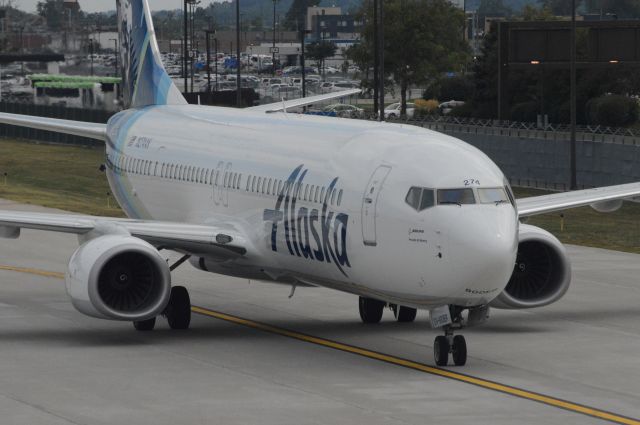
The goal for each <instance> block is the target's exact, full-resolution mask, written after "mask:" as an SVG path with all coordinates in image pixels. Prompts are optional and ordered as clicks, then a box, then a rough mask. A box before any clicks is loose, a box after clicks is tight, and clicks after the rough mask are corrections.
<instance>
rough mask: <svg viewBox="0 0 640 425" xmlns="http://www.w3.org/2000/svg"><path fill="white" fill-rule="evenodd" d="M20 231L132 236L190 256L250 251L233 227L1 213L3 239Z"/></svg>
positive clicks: (226, 225) (0, 224)
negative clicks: (193, 254)
mask: <svg viewBox="0 0 640 425" xmlns="http://www.w3.org/2000/svg"><path fill="white" fill-rule="evenodd" d="M19 229H35V230H46V231H52V232H59V233H71V234H76V235H78V236H80V237H88V238H91V237H97V236H101V235H107V234H122V233H124V234H129V235H132V236H135V237H138V238H140V239H143V240H145V241H147V242H149V243H151V244H152V245H155V246H157V247H162V248H166V249H175V250H184V251H187V252H190V253H210V254H215V255H216V256H218V257H228V258H235V257H238V256H244V255H245V254H246V253H247V252H248V251H249V246H248V245H249V243H248V241H247V239H246V238H245V236H244V234H243V233H242V232H241V231H240V230H239V229H238V228H236V227H235V226H234V225H232V224H228V223H216V224H211V225H197V224H184V223H172V222H163V221H150V220H130V219H119V218H112V217H94V216H88V215H66V214H49V213H32V212H21V211H0V236H4V237H9V238H15V237H18V236H19Z"/></svg>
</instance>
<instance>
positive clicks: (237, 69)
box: [236, 0, 242, 108]
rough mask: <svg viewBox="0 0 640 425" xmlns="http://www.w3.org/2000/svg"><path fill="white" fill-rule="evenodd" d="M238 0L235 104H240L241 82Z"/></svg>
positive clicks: (237, 10) (238, 0)
mask: <svg viewBox="0 0 640 425" xmlns="http://www.w3.org/2000/svg"><path fill="white" fill-rule="evenodd" d="M241 66H242V64H241V63H240V0H236V106H237V107H238V108H239V107H241V106H242V84H241V78H240V67H241Z"/></svg>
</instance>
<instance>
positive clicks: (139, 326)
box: [133, 317, 156, 331]
mask: <svg viewBox="0 0 640 425" xmlns="http://www.w3.org/2000/svg"><path fill="white" fill-rule="evenodd" d="M133 327H134V328H135V329H136V330H137V331H152V330H153V328H155V327H156V318H155V317H152V318H151V319H147V320H140V321H138V322H133Z"/></svg>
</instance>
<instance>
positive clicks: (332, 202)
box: [331, 189, 336, 205]
mask: <svg viewBox="0 0 640 425" xmlns="http://www.w3.org/2000/svg"><path fill="white" fill-rule="evenodd" d="M335 204H336V190H335V189H333V190H332V191H331V205H335Z"/></svg>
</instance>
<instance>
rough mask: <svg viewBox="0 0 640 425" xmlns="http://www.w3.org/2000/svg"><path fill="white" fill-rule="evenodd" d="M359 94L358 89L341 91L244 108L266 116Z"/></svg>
mask: <svg viewBox="0 0 640 425" xmlns="http://www.w3.org/2000/svg"><path fill="white" fill-rule="evenodd" d="M359 93H361V90H360V89H351V90H343V91H338V92H333V93H327V94H320V95H317V96H311V97H302V98H300V99H294V100H285V101H284V102H275V103H269V104H266V105H259V106H253V107H251V108H246V109H245V110H246V111H254V112H265V113H267V114H270V113H274V112H283V111H285V110H286V109H290V108H299V107H301V106H308V105H313V104H314V103H320V102H326V101H328V100H334V99H341V98H343V97H347V96H353V95H355V94H359Z"/></svg>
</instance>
